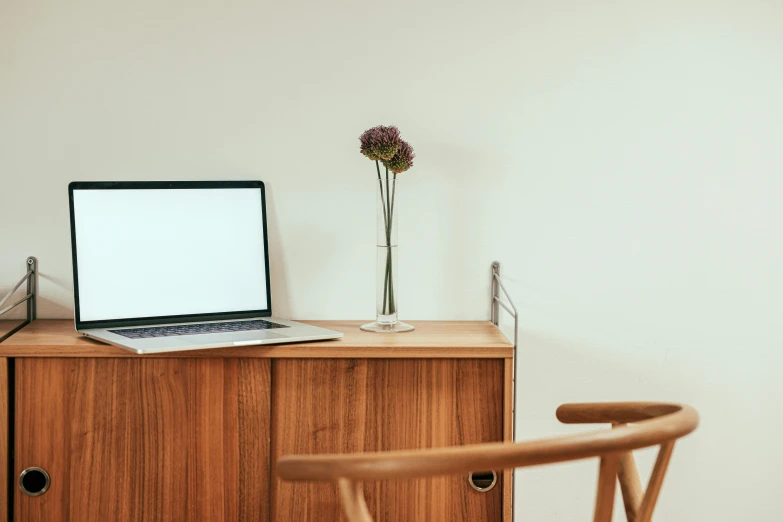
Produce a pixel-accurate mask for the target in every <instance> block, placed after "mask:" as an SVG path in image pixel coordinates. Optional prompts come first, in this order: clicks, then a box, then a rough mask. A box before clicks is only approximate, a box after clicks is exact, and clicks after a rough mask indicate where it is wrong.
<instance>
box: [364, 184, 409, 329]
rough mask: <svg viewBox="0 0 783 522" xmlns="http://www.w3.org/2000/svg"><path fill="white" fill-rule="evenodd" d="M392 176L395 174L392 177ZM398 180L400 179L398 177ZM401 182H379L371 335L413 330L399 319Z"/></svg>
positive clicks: (366, 327)
mask: <svg viewBox="0 0 783 522" xmlns="http://www.w3.org/2000/svg"><path fill="white" fill-rule="evenodd" d="M390 175H391V174H390ZM395 177H396V176H395ZM398 185H399V181H397V180H396V179H394V178H391V179H386V178H382V179H379V180H377V181H376V182H375V192H376V195H377V202H378V203H377V212H376V223H377V226H376V229H377V231H376V234H377V241H376V264H377V267H376V270H377V274H376V290H375V291H376V298H375V302H376V319H375V322H372V323H368V324H365V325H363V326H362V327H361V329H362V330H365V331H368V332H392V333H394V332H408V331H410V330H413V326H411V325H409V324H406V323H403V322H401V321H400V320H399V318H398V311H399V292H398V291H397V290H398V287H399V285H398V284H397V283H398V277H397V273H398V263H397V250H398V247H397V217H398V214H399V212H398V211H397V206H396V205H395V203H396V202H397V198H398V197H399V187H398Z"/></svg>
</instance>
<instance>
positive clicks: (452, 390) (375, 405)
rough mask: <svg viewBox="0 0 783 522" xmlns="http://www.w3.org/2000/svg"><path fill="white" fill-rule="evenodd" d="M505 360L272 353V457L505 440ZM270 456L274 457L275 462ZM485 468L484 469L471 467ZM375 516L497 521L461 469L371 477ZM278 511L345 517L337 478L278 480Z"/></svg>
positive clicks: (494, 503) (381, 520) (492, 500)
mask: <svg viewBox="0 0 783 522" xmlns="http://www.w3.org/2000/svg"><path fill="white" fill-rule="evenodd" d="M503 372H504V364H503V361H502V360H492V359H485V360H459V359H452V360H317V359H310V360H293V359H288V360H285V359H283V360H276V361H274V362H273V367H272V376H273V393H272V396H273V408H272V433H273V434H272V459H273V463H274V460H275V459H276V458H278V457H280V456H282V455H291V454H297V455H304V454H320V453H352V452H362V451H385V450H399V449H414V448H432V447H443V446H453V445H460V444H469V443H479V442H492V441H501V440H503V436H504V430H503V422H504V413H503V393H504V384H503ZM273 465H274V464H273ZM475 471H486V470H475ZM363 487H364V492H365V495H366V497H367V504H368V506H369V511H370V513H371V515H372V517H373V519H374V520H375V521H376V522H399V521H424V520H426V521H428V522H440V521H443V522H445V521H448V522H459V521H500V520H501V519H502V511H503V506H502V488H498V487H496V488H494V489H493V490H491V491H489V492H487V493H479V492H477V491H475V490H473V489H472V488H471V487H470V485H469V484H468V482H467V474H465V475H464V476H452V477H437V478H431V479H413V480H398V481H389V482H367V483H364V484H363ZM271 502H272V515H271V517H272V520H275V521H289V520H290V521H294V520H295V521H297V522H300V521H313V522H316V521H317V522H331V521H338V520H345V518H344V515H343V514H342V510H341V507H340V503H339V500H338V494H337V491H336V487H335V484H333V483H291V482H283V481H280V480H275V481H274V482H273V488H272V499H271Z"/></svg>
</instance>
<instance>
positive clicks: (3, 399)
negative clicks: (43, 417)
mask: <svg viewBox="0 0 783 522" xmlns="http://www.w3.org/2000/svg"><path fill="white" fill-rule="evenodd" d="M8 364H9V361H8V359H5V358H0V521H3V522H5V521H6V520H8V507H9V506H8V464H9V463H8V450H9V447H8V437H9V435H10V431H9V430H10V429H11V425H10V418H9V411H8V406H9V404H8V397H9V393H8V392H9V391H10V390H9V389H8Z"/></svg>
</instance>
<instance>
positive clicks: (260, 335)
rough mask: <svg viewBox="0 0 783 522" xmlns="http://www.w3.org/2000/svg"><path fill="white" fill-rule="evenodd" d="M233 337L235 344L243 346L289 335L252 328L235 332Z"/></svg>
mask: <svg viewBox="0 0 783 522" xmlns="http://www.w3.org/2000/svg"><path fill="white" fill-rule="evenodd" d="M231 337H232V338H233V340H234V346H241V345H243V344H258V343H260V342H263V341H267V340H271V339H284V338H286V337H288V336H287V335H280V334H278V333H274V332H265V331H263V330H250V331H247V332H235V333H233V334H231Z"/></svg>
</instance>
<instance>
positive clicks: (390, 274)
mask: <svg viewBox="0 0 783 522" xmlns="http://www.w3.org/2000/svg"><path fill="white" fill-rule="evenodd" d="M396 180H397V174H394V181H395V183H394V187H395V188H394V190H393V191H392V194H393V193H396V191H397V183H396ZM393 198H394V196H393V195H390V193H389V168H388V167H386V203H387V205H388V206H389V209H388V215H389V221H388V226H387V230H386V244H387V245H388V248H387V249H386V279H385V282H384V295H386V294H387V291H386V288H388V296H389V313H390V314H393V313H394V312H395V311H396V310H397V307H396V306H395V305H394V268H393V261H392V244H391V238H392V227H393V226H394V210H393V203H392V201H393ZM384 300H385V298H384Z"/></svg>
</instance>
